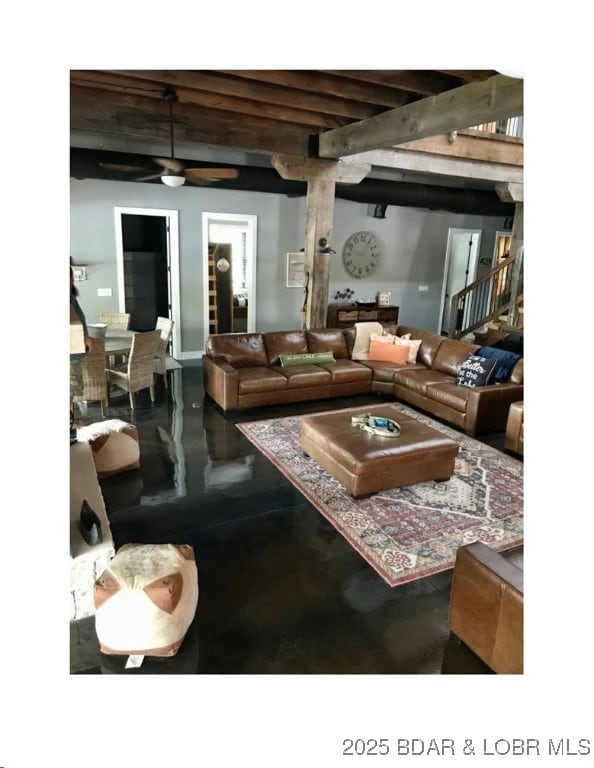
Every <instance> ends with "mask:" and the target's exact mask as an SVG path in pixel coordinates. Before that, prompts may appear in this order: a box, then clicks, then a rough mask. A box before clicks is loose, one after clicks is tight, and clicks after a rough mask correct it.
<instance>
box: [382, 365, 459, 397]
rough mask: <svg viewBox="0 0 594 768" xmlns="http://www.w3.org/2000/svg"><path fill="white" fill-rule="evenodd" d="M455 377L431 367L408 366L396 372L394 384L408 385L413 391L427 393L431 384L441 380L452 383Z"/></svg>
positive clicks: (407, 387) (421, 393)
mask: <svg viewBox="0 0 594 768" xmlns="http://www.w3.org/2000/svg"><path fill="white" fill-rule="evenodd" d="M453 381H454V379H453V378H452V377H451V376H447V375H446V374H445V373H440V372H439V371H433V370H431V368H419V367H414V366H406V367H404V368H399V369H397V370H396V371H395V373H394V384H396V385H400V386H403V387H406V389H409V390H410V391H411V392H415V393H417V394H420V395H425V394H426V389H427V386H428V385H429V384H436V383H440V382H444V383H447V382H449V383H452V382H453Z"/></svg>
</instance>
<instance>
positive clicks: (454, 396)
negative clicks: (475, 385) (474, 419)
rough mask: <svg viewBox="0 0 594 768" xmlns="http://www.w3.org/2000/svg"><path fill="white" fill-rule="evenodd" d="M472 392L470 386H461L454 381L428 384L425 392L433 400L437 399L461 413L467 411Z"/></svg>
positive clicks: (438, 401)
mask: <svg viewBox="0 0 594 768" xmlns="http://www.w3.org/2000/svg"><path fill="white" fill-rule="evenodd" d="M471 392H472V390H471V388H470V387H459V386H458V385H457V384H456V383H454V382H441V383H439V384H428V385H427V389H426V392H425V394H426V396H427V397H429V398H431V400H435V402H436V403H440V404H441V405H445V406H447V407H448V408H452V409H453V410H454V411H458V412H459V413H466V406H467V404H468V398H469V396H470V394H471Z"/></svg>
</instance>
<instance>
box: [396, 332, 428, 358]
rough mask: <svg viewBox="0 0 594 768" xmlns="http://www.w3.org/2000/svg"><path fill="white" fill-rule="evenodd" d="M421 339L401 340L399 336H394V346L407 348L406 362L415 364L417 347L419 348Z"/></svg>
mask: <svg viewBox="0 0 594 768" xmlns="http://www.w3.org/2000/svg"><path fill="white" fill-rule="evenodd" d="M421 343H422V339H403V338H402V337H401V336H396V338H395V339H394V344H398V345H400V346H403V347H408V362H409V363H416V362H417V354H418V352H419V347H420V346H421Z"/></svg>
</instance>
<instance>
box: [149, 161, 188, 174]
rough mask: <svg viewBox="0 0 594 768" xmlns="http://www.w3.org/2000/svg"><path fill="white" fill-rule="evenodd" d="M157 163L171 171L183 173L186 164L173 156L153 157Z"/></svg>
mask: <svg viewBox="0 0 594 768" xmlns="http://www.w3.org/2000/svg"><path fill="white" fill-rule="evenodd" d="M153 160H154V161H155V163H158V164H159V165H160V166H161V167H162V168H167V170H169V171H175V173H181V172H182V171H183V170H184V164H183V163H180V161H179V160H175V159H174V158H173V157H153Z"/></svg>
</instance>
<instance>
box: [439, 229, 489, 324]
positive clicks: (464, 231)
mask: <svg viewBox="0 0 594 768" xmlns="http://www.w3.org/2000/svg"><path fill="white" fill-rule="evenodd" d="M461 234H468V235H477V236H478V240H477V247H476V250H475V252H474V256H473V259H472V261H471V263H470V265H469V270H468V282H469V283H472V282H473V280H475V279H476V271H477V267H478V260H479V253H480V250H481V236H482V234H483V231H482V230H481V229H465V228H464V227H450V228H449V229H448V242H447V246H446V255H445V263H444V270H443V285H442V287H441V303H440V306H439V317H438V319H437V322H438V326H437V333H441V331H442V329H443V311H444V309H445V304H446V289H447V287H448V278H449V275H450V261H451V256H452V240H453V239H454V235H461Z"/></svg>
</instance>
